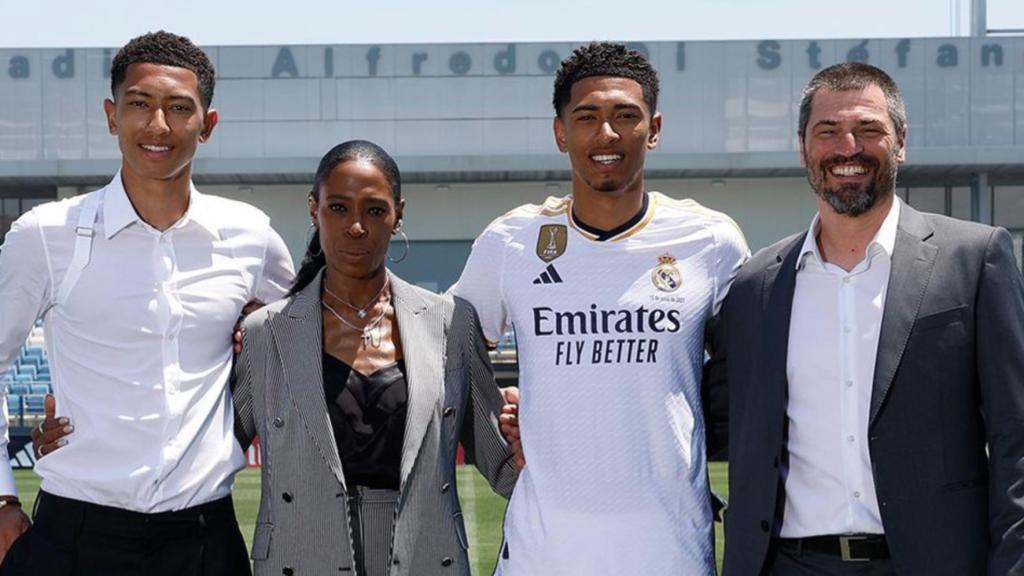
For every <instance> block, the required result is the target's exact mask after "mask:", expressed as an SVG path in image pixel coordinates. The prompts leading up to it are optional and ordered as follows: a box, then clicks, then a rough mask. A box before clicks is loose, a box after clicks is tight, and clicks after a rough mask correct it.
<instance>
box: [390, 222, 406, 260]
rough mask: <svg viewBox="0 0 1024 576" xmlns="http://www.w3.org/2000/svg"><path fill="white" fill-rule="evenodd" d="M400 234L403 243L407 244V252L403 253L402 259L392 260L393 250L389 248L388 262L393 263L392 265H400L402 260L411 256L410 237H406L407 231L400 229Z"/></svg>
mask: <svg viewBox="0 0 1024 576" xmlns="http://www.w3.org/2000/svg"><path fill="white" fill-rule="evenodd" d="M398 234H399V235H401V237H402V241H403V242H405V251H404V252H402V257H401V258H392V257H391V248H390V246H389V247H388V261H389V262H391V263H392V264H398V263H399V262H401V261H402V260H405V257H406V256H408V255H409V237H408V236H406V235H405V230H401V229H399V230H398Z"/></svg>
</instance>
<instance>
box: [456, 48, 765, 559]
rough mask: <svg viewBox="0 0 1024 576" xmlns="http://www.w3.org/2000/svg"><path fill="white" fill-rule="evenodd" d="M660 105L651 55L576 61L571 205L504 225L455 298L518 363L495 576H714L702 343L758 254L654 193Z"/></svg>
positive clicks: (567, 111)
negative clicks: (517, 442) (509, 483)
mask: <svg viewBox="0 0 1024 576" xmlns="http://www.w3.org/2000/svg"><path fill="white" fill-rule="evenodd" d="M657 98H658V77H657V73H656V72H655V71H654V69H653V68H652V67H651V65H650V64H649V62H648V61H647V59H646V58H645V57H644V56H643V55H641V54H640V53H638V52H635V51H632V50H628V49H627V48H626V47H625V46H622V45H620V44H611V43H593V44H590V45H588V46H584V47H581V48H579V49H577V50H576V51H575V52H573V54H572V55H571V56H570V57H569V58H568V59H566V60H565V61H564V62H563V63H562V66H561V69H560V70H559V72H558V74H557V77H556V79H555V90H554V99H553V100H554V102H553V103H554V107H555V113H556V116H555V119H554V135H555V142H556V143H557V145H558V148H559V150H561V151H562V152H563V153H566V154H568V156H569V162H570V164H571V166H572V194H571V195H570V196H567V197H565V198H549V199H548V200H547V201H546V202H545V203H544V204H543V205H540V206H536V205H527V206H522V207H520V208H517V209H515V210H513V211H511V212H509V213H508V214H506V215H504V216H502V217H500V218H498V219H497V220H495V221H494V222H492V223H491V224H490V225H489V226H488V227H487V229H486V230H484V232H483V233H482V234H481V235H480V237H479V238H477V240H476V242H475V243H474V245H473V251H472V253H471V254H470V257H469V261H468V262H467V264H466V268H465V270H464V271H463V273H462V277H461V278H460V279H459V281H458V283H457V284H456V286H455V287H453V290H454V292H455V294H457V295H459V296H461V297H464V298H466V299H468V300H469V301H470V302H472V303H473V305H474V306H476V308H477V311H478V313H479V315H480V319H481V323H482V325H483V331H484V336H485V337H486V338H487V339H488V340H490V341H497V340H498V339H499V338H500V337H501V335H502V333H503V332H505V331H506V330H507V329H509V328H513V329H514V330H515V335H516V343H517V346H518V352H519V354H518V355H519V386H520V404H519V407H518V425H519V433H520V437H521V441H522V443H523V450H524V453H525V454H526V459H527V466H526V468H525V469H524V470H523V472H522V475H521V476H520V479H519V483H518V484H517V486H516V490H515V493H514V494H513V496H512V499H511V501H510V502H509V507H508V512H507V514H506V518H505V538H506V544H505V546H504V547H503V549H502V552H501V555H500V558H499V561H498V567H497V574H502V575H504V576H520V575H536V574H560V575H561V574H570V575H572V574H579V575H591V574H651V575H657V574H691V575H701V574H713V573H714V553H713V548H714V545H713V542H714V539H713V530H712V506H711V498H710V491H709V489H708V482H707V469H706V460H707V450H706V445H705V430H706V429H708V426H709V424H706V422H708V420H707V419H706V418H705V414H704V412H705V410H704V409H703V408H702V406H704V403H703V402H702V386H701V381H702V376H701V371H702V365H703V359H704V341H705V336H704V335H705V327H706V324H707V323H708V322H709V320H710V319H711V318H712V317H713V316H714V315H715V313H716V312H717V310H718V307H719V305H720V303H721V301H722V299H723V297H724V296H725V293H726V291H727V290H728V287H729V284H730V282H731V281H732V278H733V276H734V275H735V273H736V271H737V269H738V268H739V266H740V265H741V264H742V263H743V261H744V260H745V259H746V258H747V255H748V253H749V252H748V249H747V246H746V243H745V241H744V239H743V236H742V234H741V233H740V231H739V230H738V228H737V227H736V225H735V223H733V222H732V220H730V219H729V218H728V217H726V216H724V215H722V214H719V213H716V212H713V211H710V210H707V209H705V208H703V207H701V206H700V205H698V204H697V203H695V202H692V201H688V200H684V201H680V200H674V199H671V198H669V197H667V196H664V195H662V194H659V193H657V192H648V191H647V190H646V189H645V187H644V173H643V170H644V159H645V157H646V154H647V151H648V150H653V149H654V148H655V147H656V146H657V144H658V137H659V134H660V131H661V115H660V114H658V113H657ZM718 408H720V409H721V408H724V405H722V406H718ZM719 412H720V411H719ZM595 424H596V430H597V432H596V433H595V432H594V430H595ZM720 429H721V426H719V425H718V424H717V423H716V424H715V430H720ZM713 436H715V435H714V434H711V433H709V434H708V439H709V440H711V439H712V437H713Z"/></svg>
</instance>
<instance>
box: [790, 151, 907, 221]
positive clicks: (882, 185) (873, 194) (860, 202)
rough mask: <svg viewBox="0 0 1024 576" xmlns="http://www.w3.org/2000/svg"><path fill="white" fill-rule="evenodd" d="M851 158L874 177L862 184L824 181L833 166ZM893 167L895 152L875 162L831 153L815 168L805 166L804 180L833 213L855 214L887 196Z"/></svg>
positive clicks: (893, 176) (892, 186) (892, 184)
mask: <svg viewBox="0 0 1024 576" xmlns="http://www.w3.org/2000/svg"><path fill="white" fill-rule="evenodd" d="M806 160H807V158H806V157H805V163H806V164H807V165H808V166H810V162H807V161H806ZM851 161H852V162H856V163H858V164H860V165H862V166H864V167H865V168H867V169H868V170H869V171H874V174H875V176H874V178H872V179H871V180H869V181H867V182H864V183H862V184H840V185H833V186H829V185H827V184H825V180H826V178H827V176H828V175H829V174H830V170H831V169H832V167H833V166H835V165H837V164H845V163H848V162H851ZM897 167H898V164H897V163H896V157H895V155H890V156H889V158H887V161H886V162H879V161H877V160H875V159H874V158H868V157H866V156H864V155H862V154H855V155H853V156H850V157H843V156H832V157H830V158H825V159H824V160H822V161H821V163H820V164H819V166H818V170H817V171H815V170H810V169H809V170H808V171H807V181H808V182H809V183H810V185H811V188H812V189H813V190H814V193H815V194H817V195H818V196H819V197H821V198H823V199H824V200H825V202H828V205H829V206H831V207H832V209H833V210H835V211H836V214H842V215H844V216H854V217H856V216H860V215H862V214H864V213H866V212H867V211H868V210H871V208H873V207H874V206H875V204H878V201H879V200H882V199H884V198H887V197H889V195H891V194H892V193H893V192H894V191H895V190H896V170H897Z"/></svg>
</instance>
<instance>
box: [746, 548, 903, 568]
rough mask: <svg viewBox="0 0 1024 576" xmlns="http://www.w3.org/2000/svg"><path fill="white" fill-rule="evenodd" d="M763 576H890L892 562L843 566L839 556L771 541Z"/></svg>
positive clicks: (856, 563) (853, 563)
mask: <svg viewBox="0 0 1024 576" xmlns="http://www.w3.org/2000/svg"><path fill="white" fill-rule="evenodd" d="M765 566H766V569H765V571H764V575H765V576H894V575H895V574H896V572H895V571H894V570H893V567H892V560H889V559H885V560H870V561H865V562H844V561H843V559H842V558H840V557H839V556H833V555H831V554H822V553H820V552H815V551H812V550H801V549H799V548H798V547H796V546H790V545H786V544H782V545H780V544H779V541H778V540H774V541H772V545H771V548H769V550H768V561H767V562H766V564H765Z"/></svg>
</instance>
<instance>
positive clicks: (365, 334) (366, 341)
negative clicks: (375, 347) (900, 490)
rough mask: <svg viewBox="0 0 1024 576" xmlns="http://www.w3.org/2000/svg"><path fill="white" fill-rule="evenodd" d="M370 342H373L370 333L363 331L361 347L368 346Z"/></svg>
mask: <svg viewBox="0 0 1024 576" xmlns="http://www.w3.org/2000/svg"><path fill="white" fill-rule="evenodd" d="M371 340H373V335H371V334H370V331H369V330H363V346H369V345H370V341H371Z"/></svg>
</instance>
